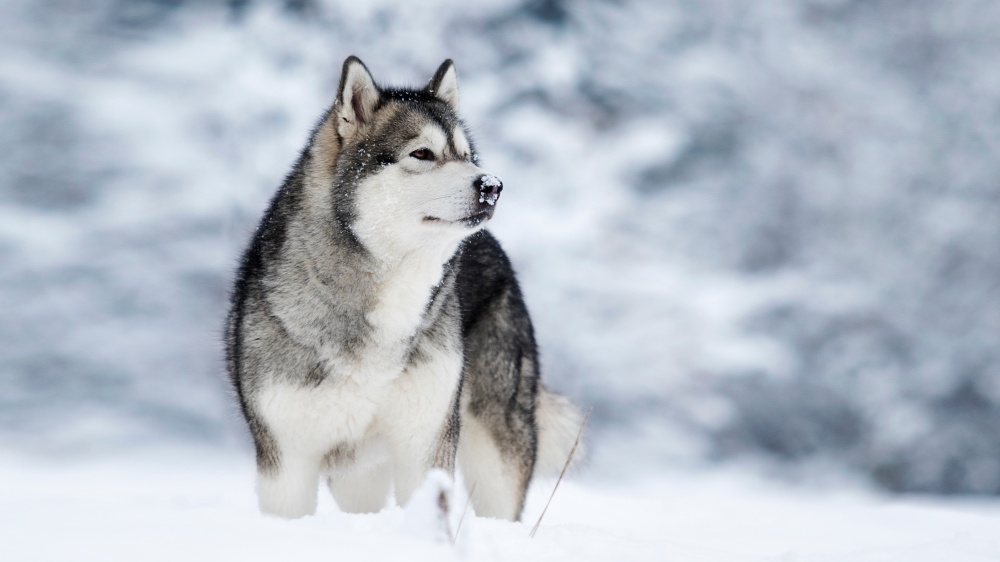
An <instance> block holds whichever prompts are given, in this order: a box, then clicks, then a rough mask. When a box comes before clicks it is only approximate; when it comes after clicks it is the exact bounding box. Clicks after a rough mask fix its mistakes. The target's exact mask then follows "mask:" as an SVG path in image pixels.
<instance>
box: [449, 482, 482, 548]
mask: <svg viewBox="0 0 1000 562" xmlns="http://www.w3.org/2000/svg"><path fill="white" fill-rule="evenodd" d="M476 484H479V482H473V483H472V487H471V488H469V499H467V500H465V509H463V510H462V516H461V517H459V519H458V525H457V526H455V536H454V537H452V539H451V544H452V545H454V544H455V543H456V542H458V532H459V531H461V530H462V521H465V514H466V513H469V504H471V503H472V494H475V493H476Z"/></svg>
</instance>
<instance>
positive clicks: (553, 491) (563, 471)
mask: <svg viewBox="0 0 1000 562" xmlns="http://www.w3.org/2000/svg"><path fill="white" fill-rule="evenodd" d="M593 411H594V409H593V408H591V409H589V410H587V415H586V416H585V417H584V418H583V423H582V424H580V433H577V434H576V441H575V442H574V443H573V448H572V449H570V450H569V456H568V457H566V464H564V465H563V469H562V472H560V473H559V479H558V480H556V485H555V486H553V487H552V495H550V496H549V501H547V502H545V509H543V510H542V514H541V515H539V516H538V522H537V523H535V526H534V527H532V528H531V533H529V534H528V536H529V537H531V538H535V533H536V532H538V526H539V525H541V524H542V518H543V517H545V512H546V511H548V510H549V504H551V503H552V498H554V497H556V490H558V489H559V483H560V482H562V479H563V476H566V470H567V469H568V468H569V463H570V461H572V460H573V453H575V452H576V448H577V447H578V446H579V445H580V438H581V437H583V430H584V429H586V427H587V422H588V421H589V420H590V413H591V412H593Z"/></svg>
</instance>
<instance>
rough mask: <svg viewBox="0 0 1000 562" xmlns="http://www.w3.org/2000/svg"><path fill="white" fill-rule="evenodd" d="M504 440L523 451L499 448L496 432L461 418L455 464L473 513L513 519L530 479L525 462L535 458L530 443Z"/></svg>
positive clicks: (472, 419) (474, 420)
mask: <svg viewBox="0 0 1000 562" xmlns="http://www.w3.org/2000/svg"><path fill="white" fill-rule="evenodd" d="M496 430H499V431H501V432H503V431H505V430H504V429H500V428H496ZM505 441H507V442H506V443H505V445H506V446H507V448H510V447H515V448H523V449H525V450H523V451H517V450H511V451H507V450H503V449H501V447H500V446H499V445H498V440H497V437H496V434H495V431H491V428H490V427H489V426H488V425H487V424H486V423H484V422H483V420H480V419H479V418H477V417H476V416H474V415H467V416H465V417H463V419H462V437H461V439H460V440H459V446H458V463H459V466H460V467H461V469H462V476H463V478H464V479H465V486H466V488H467V489H468V490H469V491H470V493H471V494H472V497H471V500H472V506H473V508H475V510H476V515H479V516H480V517H492V518H495V519H507V520H510V521H516V520H517V519H518V518H519V517H520V515H521V510H522V508H523V507H524V497H525V494H526V493H527V491H528V482H529V481H530V479H531V468H530V463H527V465H526V462H525V461H526V460H527V459H532V458H533V457H534V451H533V450H528V449H529V448H530V443H527V442H523V441H522V442H516V441H510V440H505Z"/></svg>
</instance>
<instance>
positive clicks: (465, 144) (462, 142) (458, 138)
mask: <svg viewBox="0 0 1000 562" xmlns="http://www.w3.org/2000/svg"><path fill="white" fill-rule="evenodd" d="M451 134H452V137H453V138H454V139H455V152H456V153H457V155H458V157H459V158H461V159H462V160H468V159H469V156H471V153H472V149H471V148H470V147H469V139H467V138H465V131H463V130H462V128H461V127H455V130H454V131H452V132H451Z"/></svg>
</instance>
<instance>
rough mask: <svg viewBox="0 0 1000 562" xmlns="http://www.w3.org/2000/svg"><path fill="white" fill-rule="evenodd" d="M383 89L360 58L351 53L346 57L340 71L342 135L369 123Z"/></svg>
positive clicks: (338, 106) (336, 107) (336, 108)
mask: <svg viewBox="0 0 1000 562" xmlns="http://www.w3.org/2000/svg"><path fill="white" fill-rule="evenodd" d="M380 95H381V92H380V91H379V89H378V86H376V85H375V80H373V79H372V75H371V73H370V72H368V68H366V67H365V63H363V62H361V59H359V58H358V57H356V56H354V55H351V56H349V57H347V60H345V61H344V70H343V71H342V72H341V74H340V89H339V90H338V91H337V103H336V104H335V105H334V112H335V113H336V114H337V131H338V132H339V133H340V136H341V137H343V138H348V137H350V136H352V135H353V134H354V133H355V132H357V130H358V128H359V127H361V126H362V125H364V124H366V123H370V122H371V120H372V117H374V116H375V108H376V107H377V106H378V100H379V96H380Z"/></svg>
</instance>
